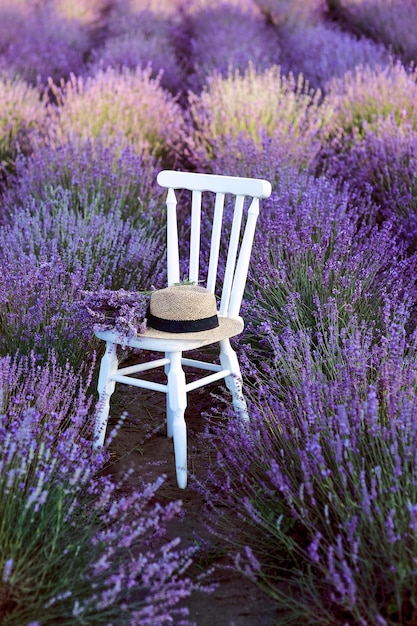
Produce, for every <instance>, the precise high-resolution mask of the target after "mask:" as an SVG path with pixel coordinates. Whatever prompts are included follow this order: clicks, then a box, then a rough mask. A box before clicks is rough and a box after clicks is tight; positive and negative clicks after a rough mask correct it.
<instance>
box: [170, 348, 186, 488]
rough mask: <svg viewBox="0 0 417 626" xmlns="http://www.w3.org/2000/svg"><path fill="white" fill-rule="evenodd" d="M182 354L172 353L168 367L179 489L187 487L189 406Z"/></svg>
mask: <svg viewBox="0 0 417 626" xmlns="http://www.w3.org/2000/svg"><path fill="white" fill-rule="evenodd" d="M181 356H182V354H181V352H170V353H168V354H167V357H168V358H169V359H170V364H169V367H168V393H167V402H168V403H169V409H170V416H171V417H170V419H171V425H172V436H173V438H174V456H175V470H176V475H177V483H178V487H180V488H181V489H185V487H186V486H187V426H186V423H185V419H184V413H185V409H186V406H187V392H186V389H185V374H184V371H183V369H182V365H181Z"/></svg>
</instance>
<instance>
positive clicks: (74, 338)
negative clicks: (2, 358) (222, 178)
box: [0, 189, 165, 365]
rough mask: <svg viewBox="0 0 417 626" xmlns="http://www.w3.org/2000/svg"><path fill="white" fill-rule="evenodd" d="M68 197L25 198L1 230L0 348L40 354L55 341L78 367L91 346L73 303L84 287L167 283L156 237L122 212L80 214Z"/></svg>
mask: <svg viewBox="0 0 417 626" xmlns="http://www.w3.org/2000/svg"><path fill="white" fill-rule="evenodd" d="M71 199H72V198H71V194H70V192H68V191H65V190H60V189H57V190H56V192H55V195H54V197H51V198H50V199H49V200H48V202H45V203H43V204H41V205H39V204H38V203H37V202H36V201H35V200H33V199H32V200H29V202H28V204H27V206H26V207H25V208H23V209H21V210H18V211H16V212H15V214H14V217H13V221H12V223H11V224H9V225H7V226H4V227H3V228H2V229H1V230H0V240H1V245H0V247H1V253H0V259H1V264H2V267H3V272H2V275H1V277H0V310H1V316H0V317H1V340H0V341H1V351H2V353H3V354H5V353H8V354H14V352H15V351H18V352H20V353H23V354H24V353H26V354H28V353H29V352H30V351H31V350H35V351H36V353H37V354H38V355H39V356H42V357H43V358H45V356H46V355H47V353H48V350H49V348H50V346H54V348H55V350H56V351H57V353H58V354H59V356H60V359H61V360H66V359H69V360H70V361H71V362H72V363H73V364H74V365H76V364H79V363H80V362H82V361H83V360H85V358H86V357H87V355H88V354H89V352H90V351H91V350H92V349H93V348H94V345H95V344H94V343H93V340H92V331H93V329H92V324H91V323H87V322H88V316H87V318H86V316H84V315H83V311H82V310H81V309H80V307H79V305H78V304H77V303H78V302H79V300H80V292H81V290H84V289H87V290H88V289H97V288H103V289H105V288H108V289H120V288H122V287H123V288H125V289H130V290H133V291H135V290H142V289H149V288H150V286H151V285H156V286H158V285H159V284H161V283H162V284H164V282H163V281H164V278H165V274H164V271H165V270H164V269H161V268H160V267H159V266H158V261H159V259H160V258H161V256H162V254H163V253H164V246H163V245H162V244H161V239H160V238H159V237H158V236H157V235H156V236H154V237H150V235H149V230H148V229H146V228H142V229H135V228H133V227H132V224H131V223H130V221H129V220H126V221H124V220H122V219H121V217H120V212H119V211H116V210H115V211H113V212H112V213H109V214H107V215H103V214H101V213H100V212H98V211H97V210H96V207H95V206H94V205H92V206H90V207H85V215H82V214H80V213H79V212H77V211H73V210H72V209H71Z"/></svg>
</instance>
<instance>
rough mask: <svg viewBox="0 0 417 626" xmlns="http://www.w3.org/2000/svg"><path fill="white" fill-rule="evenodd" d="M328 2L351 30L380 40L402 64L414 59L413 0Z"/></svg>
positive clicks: (415, 13) (416, 9)
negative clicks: (398, 57) (399, 58)
mask: <svg viewBox="0 0 417 626" xmlns="http://www.w3.org/2000/svg"><path fill="white" fill-rule="evenodd" d="M327 4H328V5H329V7H330V9H331V10H332V12H333V13H335V14H336V15H337V16H338V17H339V18H342V19H343V20H344V21H345V23H346V24H347V25H348V27H350V28H351V29H354V30H356V31H359V32H361V33H365V34H366V35H367V36H368V37H372V38H374V39H376V40H377V41H381V42H382V43H384V44H385V45H386V46H387V47H388V48H390V49H391V50H392V51H393V52H394V53H395V54H396V55H398V56H400V57H401V59H402V60H403V61H404V62H405V63H409V62H414V63H415V62H416V61H417V44H416V38H415V32H414V26H413V25H414V24H415V22H416V19H417V7H416V4H415V2H413V0H395V1H393V0H389V2H384V1H383V0H359V1H358V0H327Z"/></svg>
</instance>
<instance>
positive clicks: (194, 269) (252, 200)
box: [94, 171, 271, 488]
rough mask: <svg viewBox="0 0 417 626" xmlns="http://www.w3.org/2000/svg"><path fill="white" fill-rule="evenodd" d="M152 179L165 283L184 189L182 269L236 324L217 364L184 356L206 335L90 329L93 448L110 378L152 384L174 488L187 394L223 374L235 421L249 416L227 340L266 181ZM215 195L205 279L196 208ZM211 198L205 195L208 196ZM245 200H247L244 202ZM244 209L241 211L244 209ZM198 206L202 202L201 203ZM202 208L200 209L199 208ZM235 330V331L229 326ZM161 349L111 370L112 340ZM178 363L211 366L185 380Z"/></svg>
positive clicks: (182, 483) (181, 175) (173, 278)
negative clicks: (229, 216)
mask: <svg viewBox="0 0 417 626" xmlns="http://www.w3.org/2000/svg"><path fill="white" fill-rule="evenodd" d="M157 180H158V184H159V185H160V186H162V187H166V188H167V189H168V193H167V199H166V204H167V263H168V268H167V269H168V285H174V284H175V283H179V282H180V264H179V246H178V227H177V210H176V205H177V200H176V196H175V191H174V190H178V189H186V190H189V191H191V192H192V194H191V234H190V255H189V273H188V277H187V278H188V280H189V281H190V282H195V283H200V284H201V283H202V284H203V285H204V286H205V287H206V288H207V289H208V290H209V291H210V292H212V293H215V292H216V293H219V295H220V291H221V298H220V306H219V309H218V316H219V318H221V317H222V316H226V317H228V318H231V319H232V320H235V321H236V322H239V324H238V325H237V326H236V325H235V331H234V332H233V333H232V334H228V333H227V334H226V336H224V337H221V339H220V340H219V341H218V343H219V346H220V350H219V352H220V364H214V363H208V362H205V361H199V360H194V359H189V358H184V357H183V352H185V351H190V350H195V349H200V348H202V347H203V346H205V345H208V343H211V342H208V341H207V340H203V339H200V338H198V337H196V333H192V334H188V333H182V334H178V337H175V338H172V335H171V334H170V335H169V337H170V338H169V339H165V338H164V337H157V338H155V337H151V336H149V333H148V331H145V333H144V334H142V335H139V336H138V337H136V338H134V339H128V340H126V339H124V340H123V339H122V338H121V337H120V336H117V335H116V333H115V332H113V331H104V332H97V333H96V336H97V337H98V338H100V339H102V340H104V341H105V342H106V344H107V345H106V350H105V354H104V356H103V358H102V361H101V367H100V373H99V382H98V393H99V397H100V401H99V404H98V406H99V409H98V413H97V416H96V425H95V440H94V446H95V447H98V446H102V445H103V443H104V438H105V432H106V426H107V420H108V415H109V410H110V397H111V395H112V393H113V392H114V389H115V384H116V383H124V384H128V385H134V386H135V387H141V388H144V389H152V390H154V391H159V392H162V393H165V394H166V411H167V435H168V437H173V440H174V455H175V465H176V476H177V482H178V486H179V487H180V488H185V487H186V485H187V429H186V423H185V419H184V412H185V409H186V406H187V393H188V392H189V391H192V390H193V389H197V388H198V387H201V386H203V385H207V384H209V383H212V382H214V381H217V380H219V379H222V378H225V379H226V385H227V387H228V389H229V390H230V392H231V394H232V399H233V405H234V407H235V410H236V412H237V414H238V415H240V416H241V418H242V419H244V420H245V419H246V420H247V419H248V415H247V408H246V402H245V399H244V397H243V394H242V377H241V372H240V368H239V363H238V360H237V357H236V353H235V351H234V350H233V349H232V347H231V345H230V336H233V335H236V334H237V333H238V332H241V331H242V330H243V320H242V318H241V317H240V316H239V311H240V306H241V302H242V297H243V292H244V289H245V284H246V278H247V273H248V267H249V259H250V254H251V249H252V243H253V238H254V233H255V226H256V220H257V217H258V213H259V200H260V199H261V198H267V197H268V196H269V195H270V194H271V185H270V183H269V182H268V181H266V180H258V179H254V178H240V177H232V176H218V175H213V174H197V173H187V172H175V171H162V172H160V173H159V174H158V178H157ZM204 192H213V193H214V194H215V202H214V213H213V221H212V232H211V244H210V251H209V268H208V273H207V276H201V275H200V223H201V212H202V194H203V193H204ZM226 194H232V196H235V200H234V202H235V204H234V212H233V220H232V225H231V228H230V229H228V231H229V233H228V236H227V239H228V241H226V242H225V241H224V237H222V225H223V210H224V205H225V196H226ZM210 197H211V198H212V197H213V196H212V194H210ZM245 198H248V200H247V201H246V202H245ZM248 205H249V207H248V208H247V206H248ZM204 206H205V205H203V207H204ZM203 210H204V208H203ZM226 249H227V260H226V268H225V271H224V277H223V279H222V285H220V286H219V287H221V290H220V289H219V287H217V288H216V283H218V282H219V281H218V276H217V274H218V260H219V253H220V250H224V251H226ZM236 328H238V330H237V331H236ZM122 343H125V344H126V345H128V346H131V347H135V348H139V349H143V350H149V351H152V352H161V353H163V355H164V356H163V358H159V359H156V360H151V361H148V362H146V363H140V364H137V365H132V366H129V367H122V368H120V369H119V367H118V359H117V355H116V348H117V344H122ZM183 366H191V367H193V368H197V369H201V370H206V371H211V372H212V373H211V374H205V375H204V376H202V377H201V378H199V379H198V380H193V381H192V382H188V383H187V382H186V377H185V374H184V371H183ZM156 367H164V368H165V374H166V377H167V382H166V384H160V383H156V382H153V381H149V380H145V379H141V378H137V377H135V376H134V375H135V374H138V373H139V372H144V371H146V370H151V369H153V368H156Z"/></svg>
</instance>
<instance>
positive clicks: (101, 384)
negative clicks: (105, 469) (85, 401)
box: [93, 342, 118, 448]
mask: <svg viewBox="0 0 417 626" xmlns="http://www.w3.org/2000/svg"><path fill="white" fill-rule="evenodd" d="M117 368H118V360H117V345H116V344H115V343H110V342H108V343H107V344H106V351H105V353H104V355H103V358H102V359H101V365H100V373H99V377H98V385H97V390H98V395H99V402H98V411H97V414H96V423H95V428H94V441H93V447H94V448H98V447H99V446H102V445H103V444H104V438H105V436H106V428H107V421H108V418H109V412H110V398H111V396H112V394H113V392H114V389H115V386H116V383H115V382H114V380H111V377H112V376H113V375H114V374H115V373H116V372H117Z"/></svg>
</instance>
